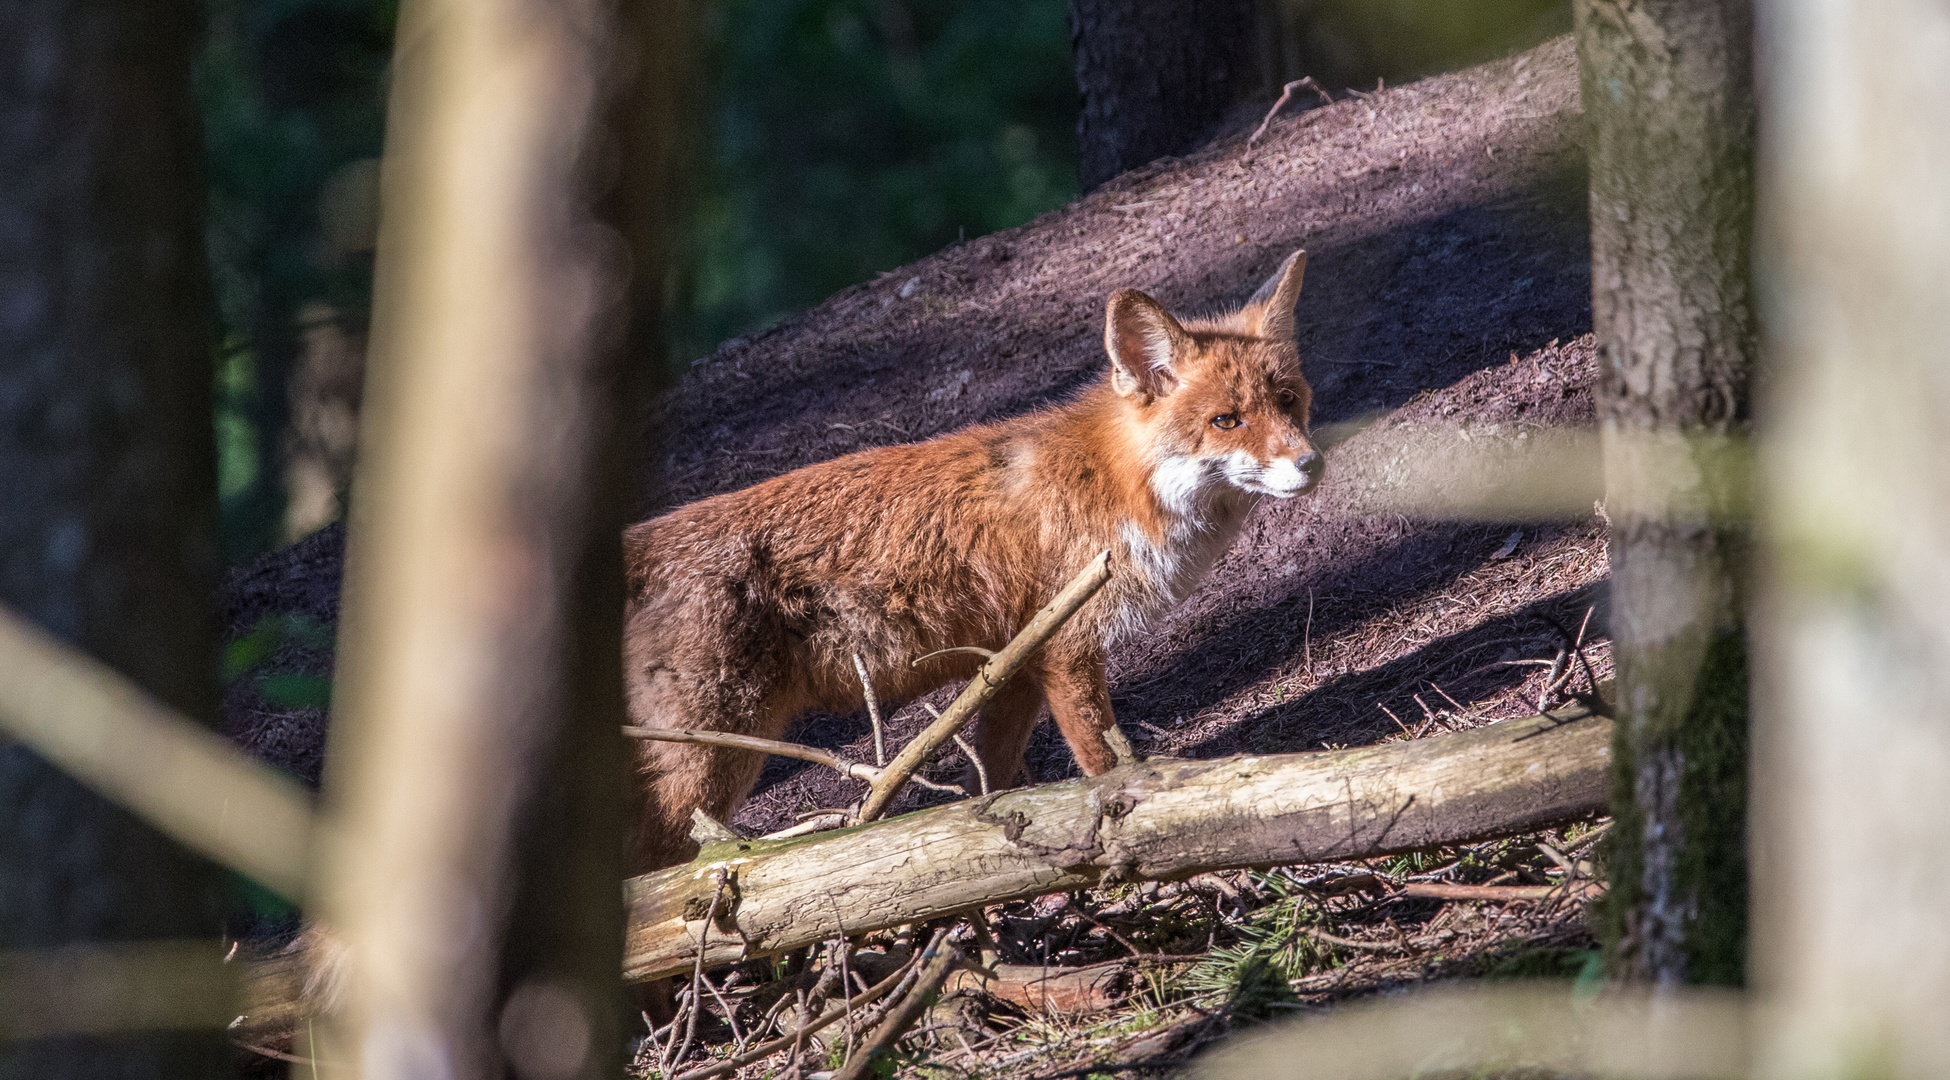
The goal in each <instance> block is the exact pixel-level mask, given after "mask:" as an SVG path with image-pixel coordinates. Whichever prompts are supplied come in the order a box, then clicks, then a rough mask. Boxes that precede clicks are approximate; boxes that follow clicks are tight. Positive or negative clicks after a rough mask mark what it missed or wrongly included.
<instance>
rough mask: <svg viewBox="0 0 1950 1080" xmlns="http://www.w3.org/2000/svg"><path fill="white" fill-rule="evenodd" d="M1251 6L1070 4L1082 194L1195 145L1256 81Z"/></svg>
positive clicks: (1152, 1) (1165, 0) (1219, 1)
mask: <svg viewBox="0 0 1950 1080" xmlns="http://www.w3.org/2000/svg"><path fill="white" fill-rule="evenodd" d="M1257 29H1258V26H1257V23H1256V21H1255V16H1254V10H1253V3H1252V0H1146V2H1144V3H1135V4H1134V3H1130V2H1129V0H1070V42H1071V45H1072V47H1073V48H1074V49H1075V51H1076V62H1077V90H1078V92H1079V93H1080V94H1081V95H1082V99H1083V109H1082V113H1081V114H1080V115H1079V116H1078V117H1077V141H1078V143H1079V144H1080V145H1079V147H1078V149H1079V151H1080V153H1079V156H1078V162H1077V181H1078V183H1079V185H1080V186H1081V189H1082V190H1084V191H1089V190H1090V189H1092V188H1094V187H1096V186H1097V185H1099V184H1101V183H1103V182H1104V181H1106V180H1108V179H1110V178H1111V177H1113V176H1116V175H1117V174H1119V173H1122V172H1127V171H1129V170H1131V169H1134V168H1136V167H1138V166H1139V165H1142V164H1144V163H1145V162H1147V161H1151V160H1153V159H1156V158H1160V157H1164V156H1165V155H1167V154H1182V153H1184V152H1185V151H1187V150H1190V149H1191V148H1193V147H1195V146H1197V145H1198V144H1199V143H1201V142H1203V141H1204V140H1205V139H1206V138H1207V137H1208V136H1210V134H1211V133H1212V129H1213V127H1214V126H1215V125H1217V124H1218V122H1219V121H1220V120H1223V119H1224V118H1225V115H1226V111H1227V110H1228V109H1230V108H1231V107H1232V106H1233V105H1234V104H1236V103H1237V102H1238V101H1239V100H1240V99H1241V98H1242V97H1244V96H1245V94H1246V93H1248V92H1250V90H1251V89H1252V88H1253V86H1254V83H1255V82H1256V81H1257V79H1258V77H1259V68H1258V60H1257V55H1258V54H1257V52H1256V49H1257V46H1256V43H1255V40H1254V36H1255V32H1256V30H1257Z"/></svg>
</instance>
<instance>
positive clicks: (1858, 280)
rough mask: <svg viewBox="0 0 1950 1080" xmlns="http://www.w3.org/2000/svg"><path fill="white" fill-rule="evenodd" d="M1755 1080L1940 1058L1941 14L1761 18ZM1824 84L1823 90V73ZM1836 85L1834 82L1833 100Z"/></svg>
mask: <svg viewBox="0 0 1950 1080" xmlns="http://www.w3.org/2000/svg"><path fill="white" fill-rule="evenodd" d="M1761 13H1762V15H1763V21H1762V25H1761V30H1762V37H1761V40H1762V42H1763V47H1764V53H1763V56H1764V63H1763V65H1762V66H1763V70H1764V71H1765V72H1766V73H1767V86H1766V91H1767V93H1766V96H1765V100H1766V101H1767V102H1768V103H1769V105H1770V108H1771V110H1772V111H1771V112H1770V114H1769V116H1768V122H1767V124H1766V125H1765V126H1764V127H1763V131H1764V132H1765V134H1766V140H1765V143H1764V145H1763V152H1762V163H1763V166H1764V171H1763V173H1762V191H1763V204H1762V205H1763V222H1764V230H1763V234H1762V236H1763V245H1762V248H1761V250H1762V252H1763V253H1765V254H1766V255H1767V256H1768V259H1767V264H1766V265H1767V268H1768V271H1769V272H1768V273H1767V275H1766V277H1765V279H1764V280H1766V281H1767V282H1768V283H1769V284H1770V285H1771V286H1772V288H1771V289H1770V291H1769V292H1768V293H1767V294H1766V295H1765V299H1766V301H1767V307H1766V311H1767V315H1768V330H1769V333H1770V337H1771V342H1770V344H1771V345H1772V348H1773V355H1774V356H1775V357H1776V358H1777V359H1778V371H1779V375H1778V378H1777V379H1776V380H1775V381H1774V382H1773V384H1772V386H1771V387H1770V391H1769V396H1768V398H1767V399H1766V401H1765V404H1766V405H1767V406H1768V408H1767V410H1766V411H1765V412H1764V413H1763V416H1764V417H1765V419H1766V421H1767V428H1766V429H1765V431H1764V432H1763V435H1764V442H1763V448H1762V452H1763V458H1762V477H1763V500H1764V502H1763V513H1762V520H1763V521H1764V522H1765V524H1766V526H1767V533H1766V536H1767V538H1768V546H1767V549H1766V552H1765V555H1766V561H1765V565H1766V566H1767V567H1768V569H1769V571H1770V573H1769V575H1768V578H1767V582H1766V587H1765V591H1764V592H1763V594H1762V596H1761V598H1760V599H1761V604H1760V605H1759V607H1758V608H1757V609H1756V610H1757V613H1758V616H1759V618H1758V620H1757V629H1758V631H1759V632H1758V633H1757V634H1756V639H1757V642H1758V644H1759V646H1760V648H1759V649H1758V651H1757V671H1758V673H1759V674H1760V675H1761V676H1763V677H1762V678H1761V679H1760V681H1759V682H1758V683H1757V686H1758V687H1760V688H1761V690H1760V692H1757V694H1756V701H1755V705H1756V708H1757V714H1756V715H1757V717H1758V718H1759V721H1760V722H1759V723H1757V724H1756V727H1755V732H1756V742H1755V758H1756V764H1757V766H1758V768H1757V769H1756V772H1755V776H1756V777H1758V778H1759V781H1760V782H1759V784H1758V786H1757V788H1756V791H1755V796H1756V798H1755V807H1756V816H1755V863H1756V865H1755V880H1756V882H1757V883H1759V885H1760V886H1761V887H1760V888H1759V889H1758V890H1757V892H1756V897H1757V902H1756V904H1755V934H1754V945H1755V949H1754V956H1755V983H1756V985H1757V988H1759V989H1761V990H1762V991H1764V992H1765V993H1766V995H1767V1000H1768V1001H1769V1002H1770V1003H1772V1004H1775V1005H1777V1006H1778V1008H1777V1010H1776V1011H1775V1012H1773V1013H1772V1014H1770V1017H1769V1020H1768V1028H1767V1030H1766V1035H1765V1038H1764V1039H1763V1042H1762V1046H1763V1047H1764V1053H1763V1056H1762V1058H1761V1060H1760V1062H1759V1067H1758V1068H1757V1069H1756V1070H1755V1073H1754V1075H1756V1076H1773V1077H1788V1076H1795V1077H1800V1076H1841V1075H1858V1076H1863V1075H1870V1074H1873V1075H1876V1076H1884V1077H1891V1078H1904V1080H1906V1078H1912V1077H1926V1076H1938V1075H1941V1074H1942V1072H1943V1070H1944V1063H1945V1062H1946V1061H1950V1023H1946V1022H1945V1017H1946V1016H1950V959H1946V943H1950V861H1946V860H1945V859H1944V852H1945V851H1950V816H1947V815H1945V814H1944V813H1943V811H1942V810H1941V809H1940V808H1938V807H1935V806H1929V805H1925V804H1924V803H1921V802H1919V801H1918V800H1926V799H1927V800H1939V799H1941V798H1942V796H1943V793H1944V792H1945V791H1946V790H1950V695H1946V693H1945V687H1944V673H1945V672H1947V671H1950V578H1947V577H1946V574H1950V488H1946V486H1945V482H1944V476H1945V463H1946V462H1950V423H1946V420H1945V403H1946V402H1950V364H1946V363H1945V353H1946V349H1947V348H1950V346H1946V344H1945V343H1946V342H1950V303H1946V293H1945V283H1946V282H1950V185H1947V184H1946V182H1945V177H1946V176H1950V127H1946V126H1945V123H1944V117H1946V116H1950V83H1946V82H1945V80H1944V73H1945V72H1946V71H1950V11H1947V10H1946V9H1945V8H1944V7H1943V5H1941V4H1936V3H1924V2H1920V0H1896V2H1892V3H1882V4H1862V3H1851V2H1848V0H1798V2H1793V3H1782V4H1778V5H1765V6H1763V7H1762V8H1761ZM1811 72H1819V73H1823V74H1825V75H1826V76H1829V77H1830V78H1828V79H1821V80H1809V79H1808V78H1807V77H1806V76H1807V75H1808V74H1809V73H1811ZM1822 82H1827V85H1826V86H1823V85H1820V84H1821V83H1822Z"/></svg>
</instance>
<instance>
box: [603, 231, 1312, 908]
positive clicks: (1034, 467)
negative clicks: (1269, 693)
mask: <svg viewBox="0 0 1950 1080" xmlns="http://www.w3.org/2000/svg"><path fill="white" fill-rule="evenodd" d="M1305 268H1306V252H1304V251H1298V252H1295V253H1294V254H1293V255H1292V256H1290V257H1289V258H1288V259H1287V260H1286V261H1285V263H1283V264H1282V265H1281V266H1280V268H1279V270H1278V271H1277V272H1275V273H1274V275H1273V276H1272V277H1271V278H1270V279H1268V281H1267V282H1266V284H1265V285H1263V286H1261V288H1260V289H1259V291H1258V292H1257V293H1256V294H1255V295H1254V296H1253V298H1252V299H1251V300H1250V301H1249V302H1248V303H1247V304H1246V306H1245V307H1243V308H1241V309H1240V310H1239V311H1237V312H1234V313H1232V314H1229V315H1225V316H1222V317H1217V318H1210V319H1199V320H1190V321H1186V322H1180V321H1179V320H1177V319H1175V318H1173V317H1172V316H1171V315H1170V314H1169V313H1167V312H1166V311H1165V309H1164V308H1163V307H1161V306H1159V304H1158V303H1157V302H1156V301H1154V300H1152V299H1151V298H1150V297H1148V296H1146V295H1144V294H1143V293H1141V292H1137V291H1135V290H1132V289H1122V290H1119V291H1118V292H1116V293H1113V294H1112V295H1111V297H1110V302H1109V304H1108V308H1107V312H1106V319H1105V330H1104V346H1105V348H1106V349H1107V350H1108V352H1109V353H1110V369H1109V371H1108V372H1107V373H1106V376H1105V377H1104V378H1103V379H1101V380H1099V381H1098V382H1097V383H1096V384H1095V385H1093V386H1091V387H1090V388H1089V389H1088V390H1086V391H1084V392H1083V393H1082V394H1081V395H1080V396H1078V397H1077V398H1076V399H1075V400H1073V401H1070V402H1068V403H1067V404H1062V405H1056V406H1053V407H1049V408H1045V409H1043V410H1041V411H1038V412H1034V413H1031V414H1029V415H1026V416H1022V417H1018V418H1016V419H1013V420H1007V421H1004V422H1001V423H995V424H983V425H978V426H975V427H971V428H967V429H964V430H962V431H957V432H954V433H952V434H949V435H943V436H940V437H938V438H935V439H930V440H928V441H927V442H922V443H914V444H911V445H906V446H890V447H883V448H879V449H873V450H863V451H860V452H859V453H855V454H849V455H847V456H845V457H841V458H836V459H834V460H832V461H828V462H824V463H822V464H818V465H810V466H807V467H806V468H803V469H799V470H796V471H794V472H790V473H787V474H785V475H783V476H779V477H775V478H773V479H771V480H767V481H765V482H763V483H760V484H757V485H754V486H753V487H749V488H746V489H744V490H743V491H735V492H731V493H729V494H725V495H719V496H715V497H713V498H709V499H705V500H702V501H700V502H696V503H692V504H691V505H689V506H684V507H681V508H679V509H677V510H673V511H671V512H670V513H668V514H665V515H663V516H661V517H657V518H653V519H651V520H649V521H645V522H642V523H640V524H637V525H633V526H631V527H630V528H629V529H627V530H625V532H624V568H625V572H626V574H627V575H628V588H629V592H628V600H627V608H626V621H625V624H624V642H625V644H624V662H625V680H626V688H627V693H628V697H629V712H630V716H631V719H632V721H633V722H634V723H637V724H644V725H653V726H658V727H691V728H709V729H715V730H721V731H730V732H736V733H739V734H744V735H756V736H759V737H763V738H772V739H776V738H779V737H780V736H781V735H782V734H783V733H784V732H785V729H786V727H787V725H788V724H790V723H791V722H792V721H793V720H794V719H795V718H796V717H798V716H799V715H800V714H801V713H803V712H806V711H807V710H809V709H826V710H831V711H836V712H846V711H851V710H853V709H856V708H858V707H860V705H861V703H862V701H863V694H862V691H861V686H860V682H859V678H858V676H857V674H856V671H855V668H854V666H853V657H855V656H856V655H857V656H859V657H860V658H861V659H863V660H864V662H865V666H866V669H867V672H868V674H869V677H870V678H871V679H872V682H873V685H874V689H875V691H876V692H877V694H878V695H879V696H881V697H882V698H885V699H891V700H904V699H910V698H913V697H915V696H917V695H920V694H923V693H926V692H927V691H929V690H932V689H934V688H935V687H938V686H940V685H942V684H943V683H945V682H948V681H949V680H952V679H960V678H967V677H969V676H970V675H972V674H973V672H974V669H975V667H976V666H977V665H978V663H979V661H977V660H976V659H974V658H973V657H971V656H970V655H969V654H967V653H950V654H947V655H943V656H939V657H935V658H933V659H929V660H926V661H924V662H922V663H921V664H920V665H919V666H918V668H917V667H915V666H912V665H911V662H912V661H913V660H914V659H915V658H917V657H921V656H924V655H926V654H928V653H932V652H935V651H936V650H939V649H945V648H949V647H951V646H958V645H975V646H981V647H984V648H989V649H999V648H1001V647H1002V646H1003V644H1005V643H1006V642H1007V641H1008V640H1009V638H1010V637H1011V636H1013V635H1014V634H1015V633H1016V632H1017V631H1018V630H1019V629H1021V627H1022V626H1023V625H1024V623H1026V622H1027V621H1028V619H1029V618H1030V616H1031V615H1033V614H1034V613H1035V612H1036V610H1037V609H1038V608H1039V607H1041V606H1042V605H1043V604H1044V603H1046V602H1047V601H1048V600H1049V598H1050V597H1051V596H1052V595H1054V594H1055V592H1056V591H1057V590H1058V589H1059V588H1061V587H1062V585H1063V584H1064V582H1066V581H1067V580H1068V579H1069V578H1070V576H1071V575H1073V574H1074V573H1076V572H1077V571H1078V570H1079V569H1081V568H1082V567H1083V566H1084V564H1085V563H1087V562H1089V561H1090V560H1091V559H1092V558H1093V557H1095V556H1096V555H1097V554H1098V553H1099V552H1101V551H1103V550H1104V549H1105V548H1109V549H1110V550H1111V568H1112V576H1111V579H1110V582H1109V584H1108V585H1106V586H1105V587H1104V588H1103V590H1102V591H1101V592H1099V593H1098V594H1097V595H1096V596H1095V597H1094V598H1092V599H1091V600H1090V601H1089V602H1088V603H1087V604H1085V605H1084V607H1083V608H1082V609H1081V610H1080V611H1078V612H1077V614H1076V615H1075V616H1074V617H1073V618H1072V619H1071V620H1070V622H1069V623H1068V624H1067V625H1066V626H1065V627H1064V628H1063V629H1062V630H1061V631H1059V632H1058V633H1057V635H1056V636H1055V637H1054V638H1052V639H1051V640H1050V641H1049V643H1048V644H1047V645H1045V646H1044V647H1043V649H1042V650H1041V651H1040V653H1039V654H1038V655H1037V656H1036V657H1035V658H1034V659H1032V660H1031V662H1030V664H1029V666H1028V667H1027V668H1025V669H1024V670H1023V672H1022V673H1021V674H1019V675H1018V676H1017V677H1016V678H1015V679H1014V680H1012V681H1011V682H1010V683H1009V684H1008V685H1007V686H1005V687H1004V688H1003V689H1002V691H1001V692H1000V693H999V694H998V695H997V696H996V698H995V699H994V700H993V701H992V702H991V703H990V705H989V707H988V709H987V711H986V713H985V714H984V716H983V717H982V720H981V724H980V728H979V733H978V734H977V736H976V752H977V753H978V754H979V755H980V756H981V759H982V764H983V766H984V768H985V769H986V772H987V775H988V777H989V778H990V780H991V781H993V782H994V783H995V785H996V786H998V787H1006V786H1010V785H1012V784H1013V783H1014V782H1015V779H1016V777H1018V776H1019V775H1020V773H1021V771H1022V765H1023V752H1024V750H1025V749H1026V748H1027V747H1028V744H1029V736H1030V732H1031V730H1032V729H1033V727H1034V726H1035V723H1036V717H1037V713H1038V712H1039V711H1040V710H1041V708H1042V706H1043V703H1044V702H1048V703H1049V707H1050V712H1051V713H1053V714H1054V715H1055V718H1056V723H1057V726H1058V727H1059V728H1060V729H1061V731H1062V733H1063V737H1064V739H1066V740H1067V741H1068V742H1069V745H1070V749H1071V752H1072V753H1074V754H1075V755H1076V760H1077V764H1078V765H1080V766H1082V768H1083V771H1084V772H1085V773H1087V774H1090V775H1096V774H1097V773H1100V772H1103V771H1104V770H1106V769H1108V768H1110V767H1112V766H1113V765H1116V764H1118V756H1119V755H1118V754H1117V753H1116V752H1114V750H1113V745H1114V746H1116V747H1119V748H1127V747H1128V744H1127V743H1125V742H1124V740H1123V739H1121V738H1117V737H1115V736H1114V734H1113V737H1112V738H1111V739H1110V740H1109V741H1107V740H1106V733H1114V732H1115V724H1116V720H1115V718H1114V717H1113V716H1112V715H1111V707H1110V692H1109V689H1108V687H1107V686H1106V684H1105V681H1104V658H1105V655H1106V654H1107V652H1108V651H1109V650H1110V649H1112V648H1114V647H1116V645H1117V643H1118V642H1119V641H1121V640H1124V639H1127V638H1129V637H1130V636H1131V635H1133V634H1135V633H1137V632H1139V631H1140V630H1141V629H1143V627H1144V626H1145V624H1146V623H1147V622H1149V621H1150V620H1152V619H1154V618H1156V617H1157V616H1158V615H1160V614H1161V613H1163V612H1165V611H1166V610H1168V609H1170V608H1171V607H1172V606H1173V605H1174V604H1176V603H1177V602H1178V601H1179V600H1181V599H1183V598H1184V597H1185V596H1186V594H1188V593H1189V592H1190V591H1191V589H1192V587H1193V585H1194V584H1196V583H1197V581H1198V580H1199V578H1200V577H1201V576H1202V575H1203V574H1204V573H1205V572H1206V571H1207V570H1208V569H1210V568H1211V566H1212V564H1213V563H1214V562H1216V561H1217V560H1218V558H1219V556H1220V555H1222V554H1223V553H1224V552H1225V550H1226V548H1227V547H1228V546H1229V545H1230V544H1231V542H1232V539H1233V537H1234V535H1235V534H1236V533H1237V532H1238V530H1239V526H1240V524H1241V523H1242V522H1243V521H1244V520H1245V517H1246V514H1247V512H1248V511H1249V510H1251V508H1252V507H1253V505H1254V503H1255V502H1257V501H1258V500H1259V498H1260V497H1261V496H1264V495H1272V496H1274V497H1276V498H1291V497H1293V496H1295V495H1299V494H1301V493H1303V492H1306V491H1310V490H1312V489H1313V488H1314V487H1315V486H1316V485H1318V484H1319V482H1320V477H1321V473H1322V470H1323V468H1324V462H1323V461H1322V459H1321V455H1320V453H1319V452H1318V451H1317V450H1316V449H1315V448H1314V446H1313V444H1312V442H1311V441H1310V439H1309V435H1308V413H1309V409H1310V408H1311V405H1312V391H1311V389H1310V388H1309V387H1308V385H1307V381H1306V379H1304V378H1302V377H1301V373H1300V355H1299V351H1298V349H1297V348H1296V347H1295V345H1294V340H1293V319H1294V315H1293V311H1294V304H1295V301H1296V300H1297V299H1298V297H1299V292H1300V282H1301V277H1302V275H1303V272H1304V271H1305ZM639 746H640V749H639V751H638V753H639V755H640V756H639V760H638V767H639V769H640V771H641V774H642V775H641V784H640V785H639V789H640V790H639V791H638V798H639V800H640V806H639V807H638V810H637V815H636V816H637V820H636V822H635V829H636V835H635V836H634V838H633V840H632V847H631V856H630V862H631V867H630V871H631V872H632V873H643V872H645V871H648V870H652V869H656V868H658V867H662V866H668V865H673V864H675V863H678V862H682V861H684V860H686V859H688V858H690V857H691V855H692V854H693V853H694V852H695V846H694V845H693V844H692V842H691V841H690V839H689V829H690V820H691V812H692V811H693V810H694V809H702V810H703V811H704V812H705V813H707V814H710V815H711V816H713V817H715V818H718V819H719V820H726V819H729V817H730V816H731V814H732V813H733V812H734V811H735V810H736V808H737V806H738V804H740V803H741V802H742V801H743V800H744V798H745V796H746V795H747V794H749V792H750V791H751V788H752V785H753V784H754V783H755V782H756V781H757V779H758V775H759V769H760V767H761V765H762V764H763V755H761V754H757V753H754V752H751V751H743V750H728V749H719V748H714V747H705V746H696V745H691V744H683V743H669V742H653V741H644V742H642V743H640V744H639Z"/></svg>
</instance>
